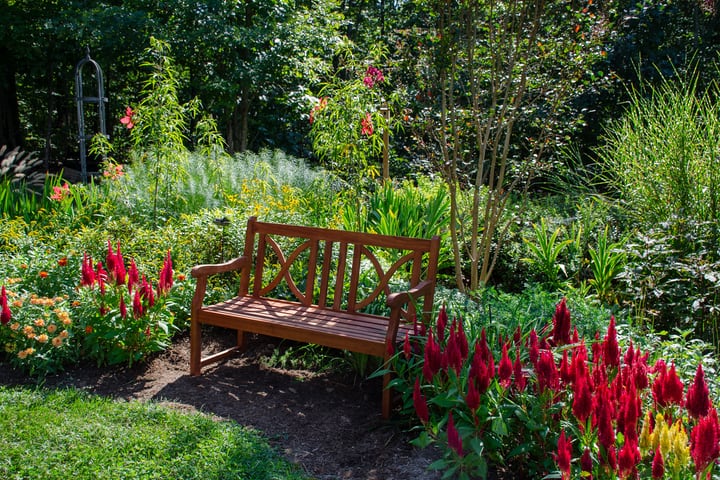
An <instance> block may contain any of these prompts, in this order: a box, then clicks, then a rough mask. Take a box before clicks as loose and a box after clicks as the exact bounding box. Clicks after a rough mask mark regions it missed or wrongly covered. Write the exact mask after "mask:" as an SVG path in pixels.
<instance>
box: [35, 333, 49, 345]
mask: <svg viewBox="0 0 720 480" xmlns="http://www.w3.org/2000/svg"><path fill="white" fill-rule="evenodd" d="M37 341H38V342H40V343H47V341H48V336H47V335H45V334H44V333H41V334H40V335H38V336H37Z"/></svg>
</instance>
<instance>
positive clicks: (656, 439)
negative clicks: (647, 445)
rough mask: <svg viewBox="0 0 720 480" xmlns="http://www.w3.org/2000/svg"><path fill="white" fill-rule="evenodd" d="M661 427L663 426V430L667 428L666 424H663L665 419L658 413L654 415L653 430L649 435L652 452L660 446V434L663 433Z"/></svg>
mask: <svg viewBox="0 0 720 480" xmlns="http://www.w3.org/2000/svg"><path fill="white" fill-rule="evenodd" d="M663 426H665V428H667V423H666V422H665V417H663V415H662V414H661V413H658V414H657V415H655V429H654V430H653V432H652V435H651V440H652V443H651V447H652V451H655V450H657V447H658V445H660V434H661V433H662V431H663ZM663 456H664V455H663Z"/></svg>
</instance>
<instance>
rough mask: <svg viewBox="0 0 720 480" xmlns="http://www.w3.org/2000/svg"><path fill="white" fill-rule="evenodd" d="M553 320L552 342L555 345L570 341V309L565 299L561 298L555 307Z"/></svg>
mask: <svg viewBox="0 0 720 480" xmlns="http://www.w3.org/2000/svg"><path fill="white" fill-rule="evenodd" d="M552 322H553V332H552V337H553V343H554V344H555V345H557V346H559V345H565V344H568V343H570V310H568V308H567V301H566V299H564V298H563V299H562V300H561V301H560V303H558V304H557V306H556V307H555V314H554V315H553V318H552Z"/></svg>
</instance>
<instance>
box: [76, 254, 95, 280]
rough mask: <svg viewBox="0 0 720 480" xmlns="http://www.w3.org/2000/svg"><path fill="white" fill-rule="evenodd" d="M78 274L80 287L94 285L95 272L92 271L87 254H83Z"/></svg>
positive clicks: (90, 261) (90, 259)
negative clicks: (79, 275)
mask: <svg viewBox="0 0 720 480" xmlns="http://www.w3.org/2000/svg"><path fill="white" fill-rule="evenodd" d="M80 274H81V277H80V286H81V287H92V286H93V285H94V284H95V270H94V269H93V261H92V257H88V254H87V253H83V261H82V267H81V271H80Z"/></svg>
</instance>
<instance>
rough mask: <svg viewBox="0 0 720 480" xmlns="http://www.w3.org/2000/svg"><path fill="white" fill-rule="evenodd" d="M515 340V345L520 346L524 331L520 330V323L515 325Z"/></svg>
mask: <svg viewBox="0 0 720 480" xmlns="http://www.w3.org/2000/svg"><path fill="white" fill-rule="evenodd" d="M513 341H514V342H515V346H519V345H520V342H522V331H521V330H520V325H518V326H517V327H515V333H513Z"/></svg>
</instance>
